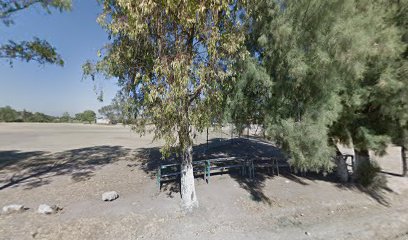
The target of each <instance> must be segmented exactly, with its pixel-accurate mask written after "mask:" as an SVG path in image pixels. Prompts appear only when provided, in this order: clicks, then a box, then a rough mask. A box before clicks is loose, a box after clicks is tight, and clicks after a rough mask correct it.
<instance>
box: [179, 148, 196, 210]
mask: <svg viewBox="0 0 408 240" xmlns="http://www.w3.org/2000/svg"><path fill="white" fill-rule="evenodd" d="M192 160H193V156H192V146H188V147H186V150H185V151H184V152H183V153H182V160H181V199H182V207H183V209H184V210H185V211H188V212H191V211H192V210H193V209H194V208H196V207H198V200H197V195H196V191H195V186H194V173H193V164H192Z"/></svg>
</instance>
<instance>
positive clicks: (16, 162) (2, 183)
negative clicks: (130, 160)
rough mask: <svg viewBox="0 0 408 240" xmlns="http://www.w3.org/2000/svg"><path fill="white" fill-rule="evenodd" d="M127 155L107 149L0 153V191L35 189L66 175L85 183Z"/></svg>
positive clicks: (121, 149)
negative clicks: (96, 173) (98, 171)
mask: <svg viewBox="0 0 408 240" xmlns="http://www.w3.org/2000/svg"><path fill="white" fill-rule="evenodd" d="M129 152H130V149H126V148H123V147H121V146H107V145H104V146H95V147H86V148H79V149H72V150H68V151H63V152H57V153H50V152H41V151H34V152H21V151H18V150H13V151H0V190H3V189H6V188H9V187H19V186H23V187H24V188H25V189H31V188H35V187H39V186H42V185H45V184H49V183H50V182H51V177H53V176H59V175H69V176H71V178H72V180H73V181H75V182H80V181H86V180H88V179H90V178H91V177H92V176H93V175H94V172H95V171H96V170H97V169H99V168H100V167H102V166H104V165H107V164H110V163H112V162H115V161H118V160H121V159H123V158H124V157H126V156H127V155H128V154H129Z"/></svg>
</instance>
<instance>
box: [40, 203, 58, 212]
mask: <svg viewBox="0 0 408 240" xmlns="http://www.w3.org/2000/svg"><path fill="white" fill-rule="evenodd" d="M61 209H62V208H59V207H57V206H55V205H53V206H49V205H47V204H41V205H40V206H38V213H41V214H52V213H56V212H57V211H59V210H61Z"/></svg>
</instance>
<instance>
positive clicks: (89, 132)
mask: <svg viewBox="0 0 408 240" xmlns="http://www.w3.org/2000/svg"><path fill="white" fill-rule="evenodd" d="M210 136H211V138H212V140H211V141H210V144H209V147H210V150H208V151H206V152H205V153H204V151H203V149H205V147H206V144H205V141H204V139H205V137H203V136H200V137H199V138H198V139H200V141H199V142H198V143H197V145H199V146H197V147H196V150H197V151H196V154H195V156H196V157H197V158H200V157H206V156H209V155H211V156H218V155H221V154H223V155H239V154H245V155H251V156H252V155H253V156H254V157H256V156H272V155H278V156H280V152H279V149H276V148H274V147H273V146H270V145H267V144H262V143H260V142H259V141H255V140H248V139H235V140H234V141H228V140H225V141H218V140H216V139H215V138H217V136H220V135H217V134H216V133H211V134H210ZM160 144H161V143H160V142H152V136H151V135H147V136H144V137H140V136H138V135H137V134H135V133H133V132H131V131H130V130H129V128H125V127H123V126H97V125H82V124H27V123H13V124H5V123H0V207H3V206H5V205H7V204H13V203H16V204H23V205H24V206H25V207H27V208H28V210H26V211H24V212H21V213H14V214H3V213H2V214H1V215H0V239H2V240H3V239H4V240H5V239H98V240H99V239H182V240H183V239H186V240H187V239H189V240H190V239H398V240H403V239H408V178H402V177H400V176H399V173H400V171H401V170H400V168H401V166H400V164H401V163H400V152H399V148H397V147H390V148H389V151H388V152H389V154H388V155H386V156H383V157H381V158H380V157H378V158H377V160H378V161H379V162H380V165H381V166H382V167H383V171H384V174H385V176H386V177H387V180H388V187H389V188H388V189H386V190H383V191H377V192H365V191H363V190H361V189H359V188H358V187H356V186H353V185H342V184H339V183H337V182H336V181H335V179H334V177H333V176H332V175H328V176H325V177H323V176H322V175H319V174H306V175H304V176H299V175H295V174H291V173H290V172H289V170H285V169H282V170H281V174H280V175H279V176H277V175H269V174H267V173H264V172H257V174H256V180H254V181H253V180H250V179H247V178H245V177H242V176H239V175H238V174H236V173H230V174H223V175H217V176H212V177H211V179H210V182H209V184H207V183H206V182H204V181H203V180H202V179H200V178H197V179H196V190H197V195H198V199H199V204H200V207H199V208H198V209H196V211H194V212H193V213H190V214H185V213H183V212H182V211H181V210H180V196H179V193H178V188H177V186H176V185H175V184H174V183H168V184H164V186H163V187H162V190H161V192H159V191H158V187H157V186H156V179H155V171H156V167H157V164H158V163H159V157H160V154H159V152H158V149H159V146H160ZM344 151H350V150H347V149H344ZM112 190H114V191H117V192H118V193H119V195H120V197H119V198H118V199H117V200H115V201H113V202H103V201H102V200H101V194H102V193H103V192H105V191H112ZM42 203H46V204H49V205H53V204H56V205H58V206H59V207H61V208H63V210H62V211H60V212H58V213H56V214H53V215H41V214H38V213H37V212H36V210H37V208H38V205H39V204H42Z"/></svg>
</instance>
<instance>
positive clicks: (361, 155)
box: [353, 149, 370, 178]
mask: <svg viewBox="0 0 408 240" xmlns="http://www.w3.org/2000/svg"><path fill="white" fill-rule="evenodd" d="M367 161H370V154H369V152H368V150H367V149H362V150H357V149H354V165H353V175H354V178H356V177H357V176H356V173H357V171H358V168H359V167H360V165H361V164H362V163H364V162H367Z"/></svg>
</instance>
